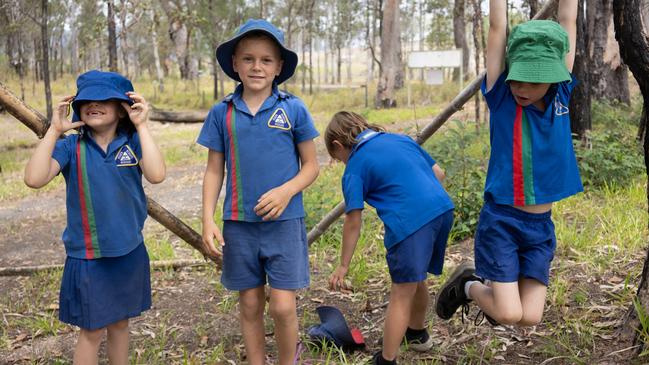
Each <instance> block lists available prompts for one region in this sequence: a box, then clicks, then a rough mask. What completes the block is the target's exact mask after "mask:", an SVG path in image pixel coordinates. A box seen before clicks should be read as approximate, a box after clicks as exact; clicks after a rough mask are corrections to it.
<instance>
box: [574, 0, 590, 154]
mask: <svg viewBox="0 0 649 365" xmlns="http://www.w3.org/2000/svg"><path fill="white" fill-rule="evenodd" d="M587 45H588V32H587V29H586V19H585V14H584V2H583V1H580V2H579V10H578V14H577V45H576V46H577V51H576V53H575V63H574V67H573V73H574V75H575V78H577V80H579V85H577V87H575V89H574V91H573V93H572V98H571V99H570V129H571V130H572V133H573V134H574V135H576V136H577V137H578V138H579V139H580V140H581V141H583V142H586V141H585V138H586V137H587V131H589V130H590V129H591V113H590V100H591V99H590V90H591V87H590V78H589V74H588V64H589V63H590V62H591V61H590V60H589V57H588V49H587Z"/></svg>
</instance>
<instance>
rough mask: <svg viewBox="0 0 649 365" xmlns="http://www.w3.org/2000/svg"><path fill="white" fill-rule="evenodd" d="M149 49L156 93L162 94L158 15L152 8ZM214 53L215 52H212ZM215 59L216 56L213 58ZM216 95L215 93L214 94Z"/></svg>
mask: <svg viewBox="0 0 649 365" xmlns="http://www.w3.org/2000/svg"><path fill="white" fill-rule="evenodd" d="M150 14H151V28H150V29H151V48H153V63H154V64H155V75H156V81H157V82H158V91H159V92H161V93H162V92H164V75H163V73H162V67H161V66H160V52H159V50H158V49H159V48H158V31H157V28H158V27H157V26H158V14H157V12H156V10H155V9H154V8H152V9H151V13H150ZM212 53H215V52H212ZM214 57H216V56H214ZM215 91H216V90H215ZM215 95H216V93H215Z"/></svg>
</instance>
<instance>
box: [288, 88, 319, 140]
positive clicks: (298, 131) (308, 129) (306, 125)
mask: <svg viewBox="0 0 649 365" xmlns="http://www.w3.org/2000/svg"><path fill="white" fill-rule="evenodd" d="M293 100H294V103H295V114H294V115H295V120H294V121H293V140H294V141H295V144H299V143H302V142H304V141H308V140H310V139H314V138H316V137H317V136H319V135H320V133H318V130H317V129H315V125H314V123H313V118H312V117H311V113H309V110H308V109H307V107H306V105H305V104H304V102H302V100H300V99H299V98H297V97H295V98H294V99H293Z"/></svg>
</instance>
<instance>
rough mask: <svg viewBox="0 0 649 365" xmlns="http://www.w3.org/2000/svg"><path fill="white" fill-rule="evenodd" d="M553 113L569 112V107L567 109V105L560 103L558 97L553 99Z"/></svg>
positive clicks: (558, 114)
mask: <svg viewBox="0 0 649 365" xmlns="http://www.w3.org/2000/svg"><path fill="white" fill-rule="evenodd" d="M554 113H555V114H556V115H557V116H560V115H564V114H568V113H570V109H568V107H567V106H565V105H563V104H561V102H560V101H559V98H555V99H554Z"/></svg>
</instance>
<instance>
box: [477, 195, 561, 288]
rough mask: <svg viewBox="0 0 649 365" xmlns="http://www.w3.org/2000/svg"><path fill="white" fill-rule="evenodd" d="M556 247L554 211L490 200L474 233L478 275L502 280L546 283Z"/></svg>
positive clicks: (502, 281) (483, 209)
mask: <svg viewBox="0 0 649 365" xmlns="http://www.w3.org/2000/svg"><path fill="white" fill-rule="evenodd" d="M556 247H557V239H556V237H555V234H554V223H552V214H551V212H546V213H540V214H534V213H527V212H524V211H522V210H519V209H516V208H514V207H512V206H509V205H500V204H496V203H494V202H493V201H491V200H487V201H485V204H484V206H483V207H482V211H481V212H480V221H479V222H478V229H477V232H476V236H475V266H476V275H478V276H480V277H482V278H484V279H489V280H492V281H497V282H501V283H511V282H516V281H518V279H519V277H525V278H532V279H536V280H538V281H540V282H541V283H543V284H544V285H545V286H547V285H548V280H549V276H550V263H551V262H552V259H553V258H554V250H555V249H556Z"/></svg>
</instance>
